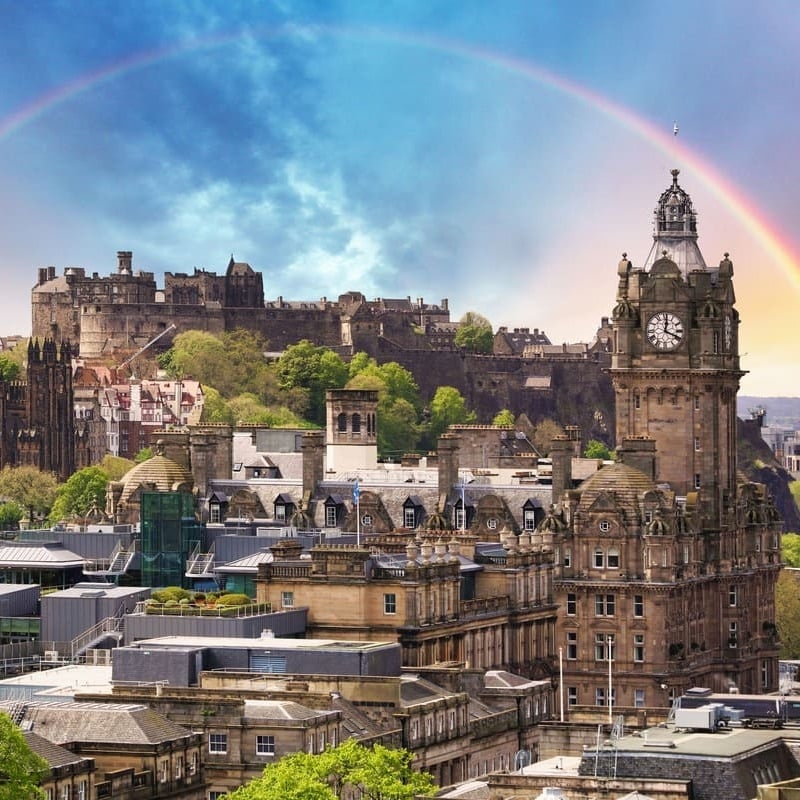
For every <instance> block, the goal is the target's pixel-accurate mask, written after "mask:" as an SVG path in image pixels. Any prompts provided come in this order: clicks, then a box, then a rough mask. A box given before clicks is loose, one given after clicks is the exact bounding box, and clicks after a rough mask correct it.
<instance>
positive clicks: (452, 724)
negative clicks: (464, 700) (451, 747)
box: [450, 710, 456, 731]
mask: <svg viewBox="0 0 800 800" xmlns="http://www.w3.org/2000/svg"><path fill="white" fill-rule="evenodd" d="M455 729H456V712H455V711H453V710H451V711H450V730H451V731H454V730H455Z"/></svg>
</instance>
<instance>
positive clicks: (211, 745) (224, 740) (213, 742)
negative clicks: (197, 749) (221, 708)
mask: <svg viewBox="0 0 800 800" xmlns="http://www.w3.org/2000/svg"><path fill="white" fill-rule="evenodd" d="M208 752H209V753H227V752H228V734H227V733H209V734H208Z"/></svg>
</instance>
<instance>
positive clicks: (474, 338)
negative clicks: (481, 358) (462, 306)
mask: <svg viewBox="0 0 800 800" xmlns="http://www.w3.org/2000/svg"><path fill="white" fill-rule="evenodd" d="M455 341H456V346H457V347H463V348H464V350H470V351H472V352H474V353H491V352H492V348H493V346H494V333H493V331H492V323H491V322H489V320H488V319H486V317H484V316H483V315H482V314H479V313H478V312H477V311H467V313H466V314H464V316H463V317H461V319H460V320H459V324H458V329H457V330H456V340H455Z"/></svg>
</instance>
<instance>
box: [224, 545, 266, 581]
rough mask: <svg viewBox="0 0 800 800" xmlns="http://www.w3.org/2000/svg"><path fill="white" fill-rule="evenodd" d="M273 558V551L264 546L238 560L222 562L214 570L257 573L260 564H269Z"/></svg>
mask: <svg viewBox="0 0 800 800" xmlns="http://www.w3.org/2000/svg"><path fill="white" fill-rule="evenodd" d="M272 560H273V555H272V553H271V552H270V551H269V550H267V549H266V548H264V549H263V550H258V551H257V552H255V553H251V554H250V555H249V556H244V557H243V558H237V559H236V561H229V562H228V563H227V564H222V565H220V566H218V567H215V568H214V572H221V573H227V572H243V573H252V574H253V575H255V574H256V573H257V572H258V565H259V564H269V563H271V562H272Z"/></svg>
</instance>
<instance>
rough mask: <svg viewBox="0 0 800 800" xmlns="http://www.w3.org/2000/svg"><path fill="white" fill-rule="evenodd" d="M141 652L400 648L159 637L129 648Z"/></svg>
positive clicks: (325, 641)
mask: <svg viewBox="0 0 800 800" xmlns="http://www.w3.org/2000/svg"><path fill="white" fill-rule="evenodd" d="M128 647H138V648H139V649H142V648H148V647H164V648H168V647H174V648H182V649H192V648H201V647H214V648H227V649H231V650H243V649H244V650H255V649H272V650H310V651H314V650H316V651H320V650H329V651H333V652H337V651H342V650H360V651H368V650H381V649H385V648H394V647H400V645H399V644H398V643H397V642H356V641H347V640H345V639H282V638H279V637H277V636H266V637H261V638H246V637H237V638H234V637H229V636H158V637H156V638H153V639H140V640H138V641H137V642H135V643H133V644H131V645H128Z"/></svg>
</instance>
